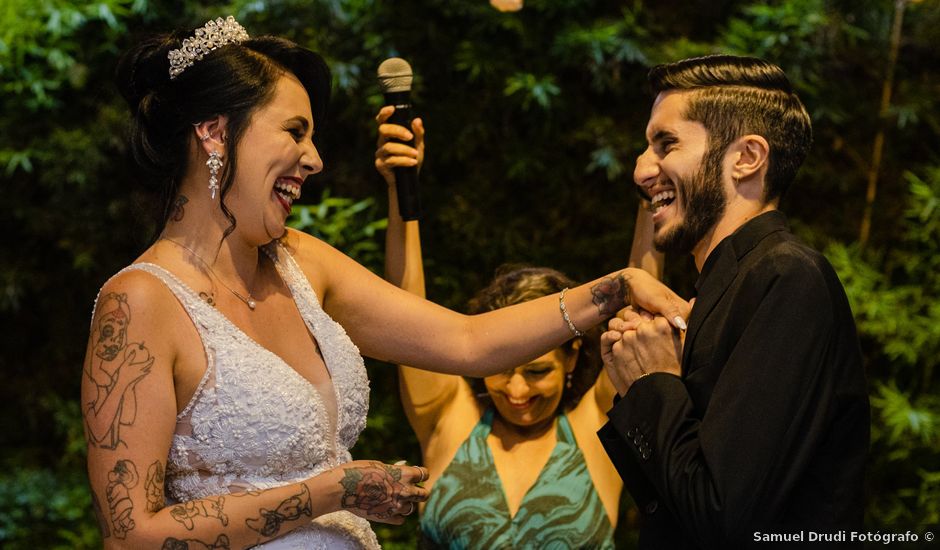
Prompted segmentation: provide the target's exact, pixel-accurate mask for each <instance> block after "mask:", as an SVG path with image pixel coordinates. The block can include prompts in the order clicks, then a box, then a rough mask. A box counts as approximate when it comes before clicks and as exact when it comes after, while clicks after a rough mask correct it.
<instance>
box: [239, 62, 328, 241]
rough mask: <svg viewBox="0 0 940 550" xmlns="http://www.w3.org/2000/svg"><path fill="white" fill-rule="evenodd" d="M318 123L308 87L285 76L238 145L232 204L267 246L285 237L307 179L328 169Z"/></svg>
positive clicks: (245, 226)
mask: <svg viewBox="0 0 940 550" xmlns="http://www.w3.org/2000/svg"><path fill="white" fill-rule="evenodd" d="M313 124H314V122H313V115H312V113H311V109H310V98H309V97H308V95H307V91H306V89H304V87H303V86H302V85H301V84H300V81H298V80H297V78H295V77H294V76H293V75H291V74H285V75H283V76H281V78H280V80H279V81H278V83H277V85H276V87H275V91H274V96H273V97H272V99H271V101H270V102H268V103H267V104H266V105H265V106H263V107H261V108H260V109H258V110H257V111H256V112H255V113H254V114H253V115H252V116H251V119H250V121H249V124H248V127H247V129H246V130H245V134H244V136H243V137H242V139H241V141H240V142H239V144H238V148H237V151H238V172H237V174H236V176H235V182H234V185H233V186H232V192H231V193H230V195H229V197H228V198H227V200H226V203H227V204H228V205H229V208H230V209H231V210H232V213H233V214H234V215H235V217H236V219H237V220H238V228H239V229H241V230H245V231H248V232H250V234H252V235H256V236H257V238H258V239H259V240H261V241H264V242H268V241H270V240H272V239H277V238H280V237H281V236H283V234H284V231H285V221H286V220H287V216H288V214H290V209H291V205H292V203H293V202H294V201H295V200H297V199H298V198H300V194H301V186H302V185H303V183H304V180H305V179H306V178H307V176H309V175H311V174H316V173H317V172H319V171H321V170H322V169H323V161H322V160H321V159H320V154H319V152H318V151H317V148H316V146H314V144H313V134H314V131H315V128H314V126H313Z"/></svg>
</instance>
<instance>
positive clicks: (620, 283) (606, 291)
mask: <svg viewBox="0 0 940 550" xmlns="http://www.w3.org/2000/svg"><path fill="white" fill-rule="evenodd" d="M629 281H630V276H629V275H626V274H625V273H624V272H623V271H621V272H620V273H618V274H616V275H614V276H613V277H604V278H603V279H601V281H600V282H599V283H597V284H596V285H594V286H592V287H591V295H592V296H593V297H594V298H593V299H592V301H593V302H594V305H596V306H597V311H598V313H600V314H601V315H603V316H605V317H610V316H611V315H614V314H615V313H617V312H618V311H620V310H621V309H622V308H623V307H624V306H626V305H627V304H628V303H629V302H630V284H629Z"/></svg>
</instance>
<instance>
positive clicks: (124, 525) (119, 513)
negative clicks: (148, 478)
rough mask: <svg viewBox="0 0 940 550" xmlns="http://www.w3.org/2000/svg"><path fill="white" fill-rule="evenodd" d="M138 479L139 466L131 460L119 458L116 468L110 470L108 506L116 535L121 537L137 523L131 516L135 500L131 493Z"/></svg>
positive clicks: (125, 535)
mask: <svg viewBox="0 0 940 550" xmlns="http://www.w3.org/2000/svg"><path fill="white" fill-rule="evenodd" d="M137 481H138V477H137V467H136V466H134V463H133V462H131V461H130V460H118V461H117V463H116V464H115V465H114V469H113V470H111V471H110V472H108V488H107V496H108V508H109V509H110V512H111V525H113V526H114V536H115V537H117V538H119V539H123V538H125V537H127V532H128V531H130V530H131V529H133V528H134V525H135V524H134V520H133V518H131V513H133V511H134V502H133V501H132V500H131V494H130V493H131V489H133V488H134V487H136V486H137Z"/></svg>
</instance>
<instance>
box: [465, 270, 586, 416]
mask: <svg viewBox="0 0 940 550" xmlns="http://www.w3.org/2000/svg"><path fill="white" fill-rule="evenodd" d="M574 286H577V283H575V282H574V281H572V280H571V279H570V278H568V277H567V276H566V275H565V274H563V273H561V272H560V271H556V270H554V269H551V268H548V267H531V266H525V265H520V264H506V265H503V266H501V267H499V268H498V269H497V270H496V275H495V277H494V278H493V281H492V282H491V283H490V284H489V285H488V286H486V287H485V288H483V289H482V290H480V291H479V292H477V294H476V295H475V296H474V297H473V298H471V299H470V301H469V302H468V304H467V313H470V314H477V313H484V312H487V311H492V310H494V309H500V308H503V307H506V306H511V305H513V304H520V303H522V302H528V301H529V300H534V299H536V298H541V297H542V296H547V295H549V294H555V293H557V292H561V290H562V289H563V288H566V287H574ZM559 315H561V314H560V313H559ZM600 333H601V328H600V327H599V326H598V327H595V328H593V329H591V330H589V331H586V332H585V334H584V336H582V337H581V338H580V340H581V347H580V348H579V349H578V360H577V362H576V363H575V367H574V371H573V372H572V376H571V387H570V388H568V387H565V389H564V390H563V391H562V395H561V403H559V405H558V408H559V411H560V410H571V409H572V408H574V407H575V406H576V405H577V404H578V403H579V402H580V401H581V398H582V397H583V396H584V394H585V392H587V391H588V390H589V389H590V388H591V386H593V385H594V382H595V381H596V380H597V375H598V374H599V373H600V370H601V353H600ZM575 341H577V339H571V340H569V341H567V342H565V343H564V344H562V346H561V349H562V350H563V351H564V352H565V353H566V354H569V355H570V354H572V353H575V349H574V342H575ZM467 381H468V382H470V386H471V387H472V388H473V391H474V393H476V394H477V396H484V397H486V398H488V395H487V391H486V385H485V384H484V383H483V379H482V378H467ZM559 411H555V412H556V414H557V413H558V412H559Z"/></svg>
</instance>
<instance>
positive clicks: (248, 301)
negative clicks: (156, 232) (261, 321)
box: [163, 237, 258, 311]
mask: <svg viewBox="0 0 940 550" xmlns="http://www.w3.org/2000/svg"><path fill="white" fill-rule="evenodd" d="M163 239H164V240H167V241H170V242H171V243H173V244H175V245H176V246H179V247H182V248H185V249H186V250H188V251H189V253H190V254H192V255H193V256H195V257H196V259H197V260H199V261H200V262H201V263H202V265H204V266H206V269H208V270H209V272H210V273H212V276H213V277H215V280H216V281H219V284H221V285H222V286H224V287H225V289H226V290H228V291H229V292H231V293H232V294H234V295H235V297H236V298H238V299H239V300H241V301H242V302H245V305H246V306H248V309H250V310H251V311H254V310H255V306H257V305H258V303H257V302H255V299H254V298H253V297H252V296H251V290H248V289H246V290H248V297H247V298H246V297H244V296H242V295H241V294H240V293H238V292H235V289H233V288H232V287H230V286H228V285H227V284H225V281H223V280H222V278H221V277H219V275H218V274H217V273H216V272H215V270H214V269H212V266H211V265H209V264H208V262H206V261H205V260H203V259H202V256H200V255H199V254H196V251H195V250H193V249H192V248H189V247H188V246H186V245H185V244H183V243H178V242H176V241H174V240H173V239H171V238H169V237H163ZM210 300H211V299H210ZM210 303H211V302H210Z"/></svg>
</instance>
